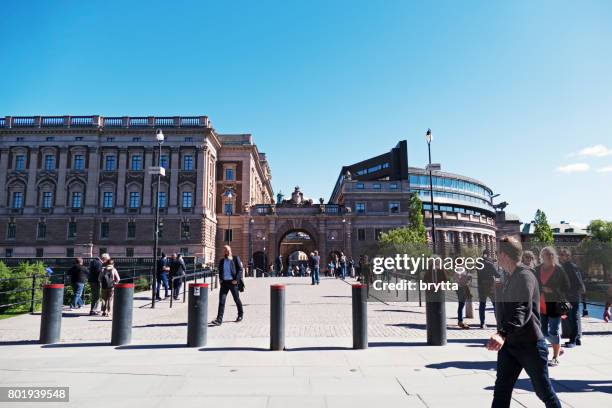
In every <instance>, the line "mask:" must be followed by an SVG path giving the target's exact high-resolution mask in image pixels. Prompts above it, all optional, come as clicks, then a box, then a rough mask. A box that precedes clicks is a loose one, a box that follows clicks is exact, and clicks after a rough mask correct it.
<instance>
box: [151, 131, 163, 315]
mask: <svg viewBox="0 0 612 408" xmlns="http://www.w3.org/2000/svg"><path fill="white" fill-rule="evenodd" d="M155 139H156V140H157V144H158V146H159V155H158V157H157V166H158V168H157V169H155V171H156V172H157V192H156V193H157V194H156V195H157V197H156V199H155V228H154V230H155V237H154V239H153V274H152V275H153V283H152V285H151V288H152V293H151V308H152V309H154V308H155V297H156V295H157V248H158V246H159V190H160V188H161V176H162V173H165V172H164V169H163V168H162V166H161V154H162V143H164V132H163V131H162V130H161V129H157V132H155Z"/></svg>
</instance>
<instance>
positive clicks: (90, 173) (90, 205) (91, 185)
mask: <svg viewBox="0 0 612 408" xmlns="http://www.w3.org/2000/svg"><path fill="white" fill-rule="evenodd" d="M99 179H100V158H99V150H98V148H97V147H90V148H89V160H88V163H87V190H86V193H85V213H86V214H95V213H96V211H97V209H98V191H99V184H100V183H99V181H98V180H99Z"/></svg>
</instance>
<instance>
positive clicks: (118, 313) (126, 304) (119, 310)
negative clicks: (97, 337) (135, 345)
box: [111, 283, 134, 346]
mask: <svg viewBox="0 0 612 408" xmlns="http://www.w3.org/2000/svg"><path fill="white" fill-rule="evenodd" d="M114 298H115V302H114V303H115V304H114V305H113V310H112V312H113V328H112V333H111V345H113V346H121V345H123V344H130V343H131V341H132V310H133V309H132V308H133V306H134V284H133V283H118V284H116V285H115V294H114Z"/></svg>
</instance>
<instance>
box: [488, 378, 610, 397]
mask: <svg viewBox="0 0 612 408" xmlns="http://www.w3.org/2000/svg"><path fill="white" fill-rule="evenodd" d="M551 380H552V383H553V387H554V388H555V391H557V392H560V393H561V392H603V393H606V394H612V380H555V379H551ZM514 388H515V389H517V388H518V389H521V390H526V391H532V392H533V386H532V385H531V380H529V379H528V378H521V379H519V380H518V381H517V382H516V385H515V386H514ZM493 389H494V387H493V386H490V387H486V388H485V390H493Z"/></svg>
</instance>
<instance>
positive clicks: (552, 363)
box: [548, 358, 559, 367]
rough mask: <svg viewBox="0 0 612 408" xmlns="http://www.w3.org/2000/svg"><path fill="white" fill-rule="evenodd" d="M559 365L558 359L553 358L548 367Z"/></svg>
mask: <svg viewBox="0 0 612 408" xmlns="http://www.w3.org/2000/svg"><path fill="white" fill-rule="evenodd" d="M558 365H559V359H558V358H553V359H552V360H550V361H549V362H548V366H549V367H556V366H558Z"/></svg>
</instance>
